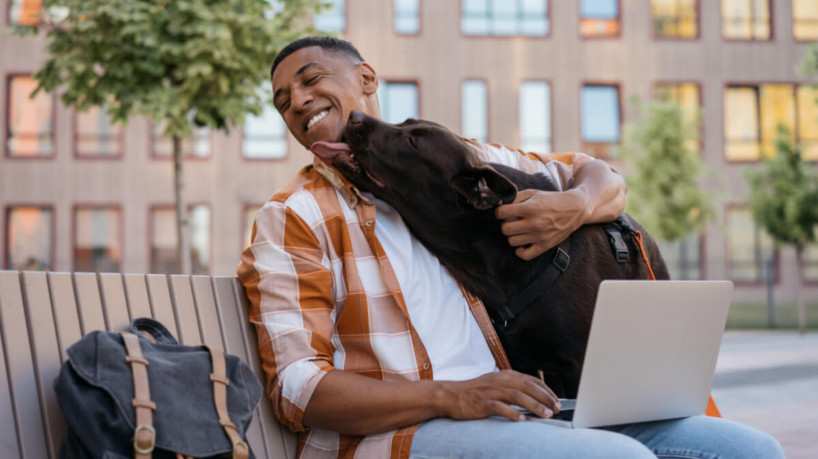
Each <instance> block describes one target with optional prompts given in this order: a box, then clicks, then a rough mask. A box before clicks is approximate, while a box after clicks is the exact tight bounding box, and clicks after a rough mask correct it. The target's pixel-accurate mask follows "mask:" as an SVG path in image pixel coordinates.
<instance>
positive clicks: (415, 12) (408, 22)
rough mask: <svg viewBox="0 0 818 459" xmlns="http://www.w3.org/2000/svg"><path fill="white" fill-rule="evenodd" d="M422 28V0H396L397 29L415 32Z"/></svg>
mask: <svg viewBox="0 0 818 459" xmlns="http://www.w3.org/2000/svg"><path fill="white" fill-rule="evenodd" d="M419 30H420V0H395V31H396V32H398V33H400V34H408V35H411V34H414V33H418V31H419Z"/></svg>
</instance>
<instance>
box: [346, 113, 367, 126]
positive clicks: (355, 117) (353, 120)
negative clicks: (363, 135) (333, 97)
mask: <svg viewBox="0 0 818 459" xmlns="http://www.w3.org/2000/svg"><path fill="white" fill-rule="evenodd" d="M363 122H364V114H363V113H361V112H359V111H358V110H352V111H351V112H350V113H349V124H361V123H363Z"/></svg>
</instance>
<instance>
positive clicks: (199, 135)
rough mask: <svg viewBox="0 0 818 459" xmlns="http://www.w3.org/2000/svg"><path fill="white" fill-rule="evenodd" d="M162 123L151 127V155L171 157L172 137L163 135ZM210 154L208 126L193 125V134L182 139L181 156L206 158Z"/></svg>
mask: <svg viewBox="0 0 818 459" xmlns="http://www.w3.org/2000/svg"><path fill="white" fill-rule="evenodd" d="M163 132H165V127H164V125H155V126H154V128H153V156H154V157H157V158H173V139H171V138H170V137H163V136H162V133H163ZM208 156H210V128H208V127H197V126H193V135H192V136H190V137H186V138H184V139H182V157H184V158H200V159H201V158H207V157H208Z"/></svg>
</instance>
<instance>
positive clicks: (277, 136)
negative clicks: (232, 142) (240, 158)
mask: <svg viewBox="0 0 818 459" xmlns="http://www.w3.org/2000/svg"><path fill="white" fill-rule="evenodd" d="M242 154H243V155H244V157H245V158H248V159H281V158H283V157H285V156H287V125H286V124H284V120H283V119H282V118H281V115H279V114H278V112H277V111H276V109H275V108H273V107H272V106H271V105H269V104H265V106H264V111H262V113H261V115H259V116H255V115H247V117H246V118H245V119H244V138H243V139H242Z"/></svg>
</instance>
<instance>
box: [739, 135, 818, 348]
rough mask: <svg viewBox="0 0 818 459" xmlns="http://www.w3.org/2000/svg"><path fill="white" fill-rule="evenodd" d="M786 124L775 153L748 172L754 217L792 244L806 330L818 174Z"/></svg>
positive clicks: (780, 239)
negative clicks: (808, 251)
mask: <svg viewBox="0 0 818 459" xmlns="http://www.w3.org/2000/svg"><path fill="white" fill-rule="evenodd" d="M792 139H793V136H792V134H791V133H790V132H789V130H788V129H787V128H786V127H784V126H783V125H779V126H778V135H777V136H776V139H775V153H776V154H775V155H774V156H773V157H772V158H768V159H764V160H763V161H762V165H761V167H759V168H757V169H752V170H748V171H747V172H746V177H747V182H748V183H749V185H750V198H749V203H750V208H751V210H752V213H753V219H754V220H755V221H756V223H758V224H759V226H761V227H762V228H764V230H765V231H767V233H769V234H770V236H771V237H772V238H773V240H774V241H775V243H776V245H792V246H793V247H794V248H795V260H796V268H797V273H798V287H797V289H796V303H797V305H798V330H799V331H800V332H801V333H804V332H805V331H806V323H807V317H806V307H805V305H804V294H803V279H804V275H803V272H804V249H805V248H806V245H807V244H808V243H810V242H815V229H816V227H818V174H816V173H815V172H814V171H813V170H812V169H811V168H810V167H809V166H808V165H807V164H806V163H805V162H804V161H803V160H802V159H801V150H800V148H798V146H796V145H795V143H794V141H793V140H792Z"/></svg>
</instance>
